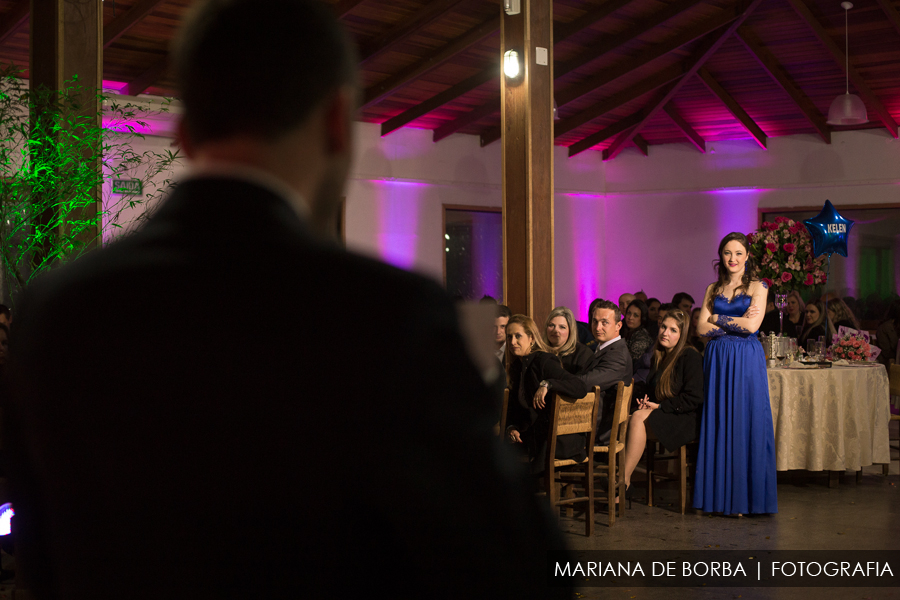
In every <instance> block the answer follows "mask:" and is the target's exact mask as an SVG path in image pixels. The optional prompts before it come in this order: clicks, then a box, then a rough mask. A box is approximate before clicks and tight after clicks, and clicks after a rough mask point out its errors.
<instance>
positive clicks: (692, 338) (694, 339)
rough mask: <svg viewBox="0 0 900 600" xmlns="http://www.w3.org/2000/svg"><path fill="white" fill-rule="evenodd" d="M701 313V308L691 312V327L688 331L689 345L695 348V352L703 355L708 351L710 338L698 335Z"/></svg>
mask: <svg viewBox="0 0 900 600" xmlns="http://www.w3.org/2000/svg"><path fill="white" fill-rule="evenodd" d="M700 311H701V309H699V308H695V309H694V310H692V311H691V326H690V328H689V329H688V344H689V345H690V346H691V347H692V348H694V350H696V351H697V352H699V353H700V354H703V351H704V350H706V343H707V342H708V341H709V338H708V337H704V336H702V335H700V334H699V333H697V325H698V324H699V323H700Z"/></svg>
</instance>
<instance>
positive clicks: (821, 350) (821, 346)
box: [816, 336, 825, 360]
mask: <svg viewBox="0 0 900 600" xmlns="http://www.w3.org/2000/svg"><path fill="white" fill-rule="evenodd" d="M822 337H824V336H819V341H817V342H816V354H817V355H818V356H819V360H822V359H824V358H825V340H823V339H822Z"/></svg>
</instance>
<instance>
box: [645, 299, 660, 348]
mask: <svg viewBox="0 0 900 600" xmlns="http://www.w3.org/2000/svg"><path fill="white" fill-rule="evenodd" d="M661 305H662V303H661V302H660V301H659V300H657V299H656V298H650V299H649V300H647V333H649V334H650V339H651V340H655V339H656V335H657V334H658V333H659V307H660V306H661Z"/></svg>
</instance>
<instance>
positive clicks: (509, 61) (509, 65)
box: [503, 50, 521, 79]
mask: <svg viewBox="0 0 900 600" xmlns="http://www.w3.org/2000/svg"><path fill="white" fill-rule="evenodd" d="M520 70H521V69H520V67H519V53H518V52H516V51H515V50H507V51H506V52H505V53H504V54H503V73H504V74H505V75H506V76H507V77H508V78H510V79H515V78H516V77H518V76H519V71H520Z"/></svg>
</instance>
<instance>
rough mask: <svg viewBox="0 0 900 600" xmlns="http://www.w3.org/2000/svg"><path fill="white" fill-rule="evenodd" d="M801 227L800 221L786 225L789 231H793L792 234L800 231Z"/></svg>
mask: <svg viewBox="0 0 900 600" xmlns="http://www.w3.org/2000/svg"><path fill="white" fill-rule="evenodd" d="M802 229H803V225H802V224H800V223H794V224H793V225H791V226H790V227H788V231H790V232H791V233H794V234H797V233H800V231H801V230H802Z"/></svg>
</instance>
